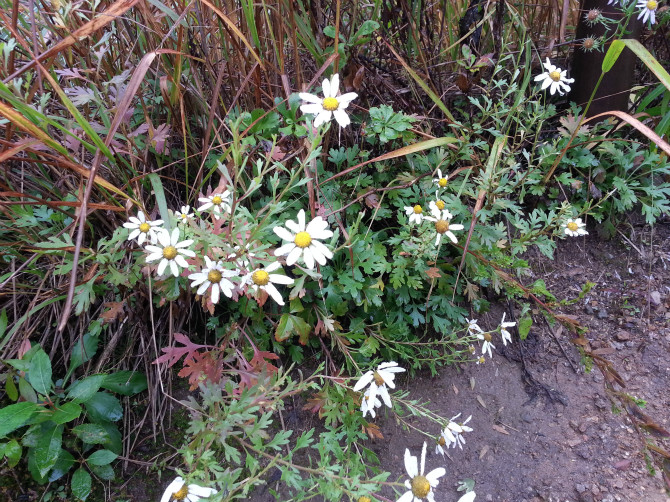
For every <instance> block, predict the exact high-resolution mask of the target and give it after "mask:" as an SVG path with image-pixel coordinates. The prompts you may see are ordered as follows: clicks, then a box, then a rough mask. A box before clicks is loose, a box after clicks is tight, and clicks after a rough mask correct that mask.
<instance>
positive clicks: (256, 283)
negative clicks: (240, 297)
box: [241, 261, 294, 305]
mask: <svg viewBox="0 0 670 502" xmlns="http://www.w3.org/2000/svg"><path fill="white" fill-rule="evenodd" d="M279 268H281V264H280V263H279V262H277V261H276V262H274V263H271V264H270V265H268V266H267V267H265V268H257V269H256V270H254V271H253V272H249V273H248V274H247V275H246V276H244V278H243V279H242V283H241V285H242V286H244V285H245V284H249V288H250V289H252V290H253V291H254V293H257V292H258V290H259V289H261V290H263V291H265V292H266V293H267V294H268V295H270V296H271V297H272V299H273V300H274V301H275V302H277V303H278V304H279V305H284V299H283V298H282V296H281V293H279V291H278V290H277V288H276V287H275V284H286V285H290V284H293V282H294V280H293V279H291V278H290V277H286V276H285V275H280V274H271V273H270V272H274V271H275V270H277V269H279Z"/></svg>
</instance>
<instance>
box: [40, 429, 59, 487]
mask: <svg viewBox="0 0 670 502" xmlns="http://www.w3.org/2000/svg"><path fill="white" fill-rule="evenodd" d="M62 444H63V426H62V425H58V426H56V427H52V426H51V424H50V423H46V424H44V425H43V427H42V434H41V435H40V437H39V439H38V440H37V446H36V447H35V467H37V469H38V470H39V473H40V476H42V477H44V476H46V475H47V473H48V472H49V471H50V470H51V468H52V467H53V466H54V465H55V464H56V460H58V456H59V455H60V450H61V445H62Z"/></svg>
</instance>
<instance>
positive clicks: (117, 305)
mask: <svg viewBox="0 0 670 502" xmlns="http://www.w3.org/2000/svg"><path fill="white" fill-rule="evenodd" d="M124 305H125V302H107V303H105V304H104V305H103V307H106V308H107V310H105V311H104V312H103V313H102V314H101V315H100V320H101V321H102V323H103V324H108V323H110V322H113V321H116V320H117V319H119V318H120V317H121V316H122V315H123V306H124Z"/></svg>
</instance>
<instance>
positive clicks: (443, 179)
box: [437, 178, 449, 188]
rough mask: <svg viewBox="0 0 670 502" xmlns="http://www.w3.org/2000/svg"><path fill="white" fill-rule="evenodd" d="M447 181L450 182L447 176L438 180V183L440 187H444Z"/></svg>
mask: <svg viewBox="0 0 670 502" xmlns="http://www.w3.org/2000/svg"><path fill="white" fill-rule="evenodd" d="M447 183H449V182H448V181H447V178H440V179H439V180H438V182H437V184H438V185H440V187H442V188H444V187H446V186H447Z"/></svg>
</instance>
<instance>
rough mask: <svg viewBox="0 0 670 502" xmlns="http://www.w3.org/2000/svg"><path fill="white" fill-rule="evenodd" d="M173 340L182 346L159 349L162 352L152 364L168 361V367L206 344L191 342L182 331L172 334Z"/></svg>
mask: <svg viewBox="0 0 670 502" xmlns="http://www.w3.org/2000/svg"><path fill="white" fill-rule="evenodd" d="M174 339H175V341H177V342H179V343H181V344H182V345H184V346H183V347H174V346H173V347H163V348H162V349H161V350H162V351H163V352H164V354H163V355H162V356H160V357H159V358H158V359H156V360H155V361H154V362H153V364H158V363H168V368H170V367H172V366H174V364H175V363H176V362H177V361H179V359H181V358H182V356H185V355H191V353H194V352H196V351H197V350H198V349H202V348H205V347H207V345H198V344H197V343H193V342H192V341H191V340H189V339H188V337H187V336H186V335H184V334H182V333H175V334H174Z"/></svg>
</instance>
